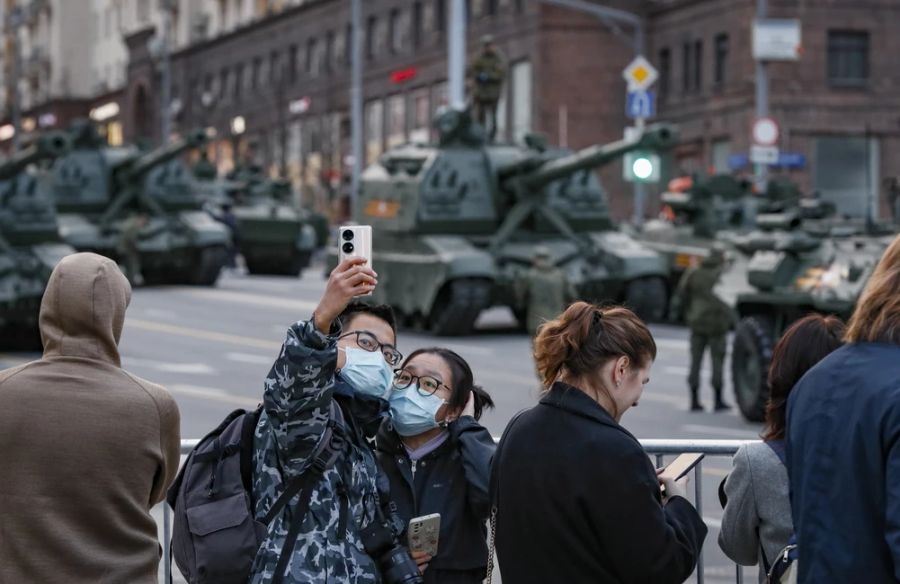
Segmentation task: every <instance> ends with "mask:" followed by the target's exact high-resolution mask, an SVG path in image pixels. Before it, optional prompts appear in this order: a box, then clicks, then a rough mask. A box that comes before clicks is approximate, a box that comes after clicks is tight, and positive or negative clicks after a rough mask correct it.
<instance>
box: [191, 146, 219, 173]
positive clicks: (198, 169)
mask: <svg viewBox="0 0 900 584" xmlns="http://www.w3.org/2000/svg"><path fill="white" fill-rule="evenodd" d="M193 171H194V177H195V178H197V180H216V176H218V171H217V170H216V166H215V165H214V164H213V163H212V162H210V161H209V155H208V154H207V153H206V150H202V151H201V152H200V160H198V161H197V162H196V163H195V164H194V168H193Z"/></svg>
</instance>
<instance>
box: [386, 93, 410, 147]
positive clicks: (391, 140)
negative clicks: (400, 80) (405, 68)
mask: <svg viewBox="0 0 900 584" xmlns="http://www.w3.org/2000/svg"><path fill="white" fill-rule="evenodd" d="M404 142H406V97H405V96H404V95H403V94H402V93H401V94H398V95H392V96H390V97H389V98H388V99H387V146H388V148H392V147H394V146H398V145H400V144H403V143H404Z"/></svg>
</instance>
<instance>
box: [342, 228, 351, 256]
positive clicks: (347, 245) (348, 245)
mask: <svg viewBox="0 0 900 584" xmlns="http://www.w3.org/2000/svg"><path fill="white" fill-rule="evenodd" d="M345 233H346V232H345ZM341 249H342V250H344V253H353V250H354V247H353V244H352V243H350V242H349V241H348V242H347V243H345V244H344V245H343V247H341Z"/></svg>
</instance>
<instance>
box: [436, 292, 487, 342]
mask: <svg viewBox="0 0 900 584" xmlns="http://www.w3.org/2000/svg"><path fill="white" fill-rule="evenodd" d="M491 288H492V283H491V281H490V280H478V279H474V278H464V279H460V280H453V281H451V282H449V283H447V284H446V285H445V287H444V289H443V290H441V293H440V294H438V297H437V300H435V303H434V306H433V307H432V308H431V316H430V318H429V327H428V328H429V329H430V331H431V333H432V334H434V335H437V336H461V335H468V334H470V333H471V332H472V331H473V329H474V328H475V321H476V320H477V319H478V315H479V314H481V311H482V310H485V309H486V308H489V307H490V304H491Z"/></svg>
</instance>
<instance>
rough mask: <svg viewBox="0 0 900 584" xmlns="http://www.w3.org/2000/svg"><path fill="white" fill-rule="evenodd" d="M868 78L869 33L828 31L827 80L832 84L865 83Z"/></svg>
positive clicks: (851, 84)
mask: <svg viewBox="0 0 900 584" xmlns="http://www.w3.org/2000/svg"><path fill="white" fill-rule="evenodd" d="M868 78H869V33H868V32H857V31H842V30H830V31H828V81H829V82H830V83H831V84H832V85H845V86H846V85H849V86H859V85H865V83H866V81H867V80H868Z"/></svg>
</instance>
